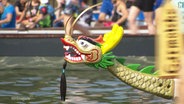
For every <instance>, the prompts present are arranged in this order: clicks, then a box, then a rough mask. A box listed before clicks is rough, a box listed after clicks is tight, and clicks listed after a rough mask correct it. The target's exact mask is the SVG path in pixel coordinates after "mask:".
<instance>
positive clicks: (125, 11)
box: [0, 0, 162, 34]
mask: <svg viewBox="0 0 184 104" xmlns="http://www.w3.org/2000/svg"><path fill="white" fill-rule="evenodd" d="M89 1H90V2H89ZM56 2H57V7H53V5H51V4H50V2H49V0H17V1H15V2H14V3H12V2H10V0H0V16H1V20H0V25H1V28H17V29H21V28H28V29H32V28H38V27H42V28H45V27H64V25H65V24H66V23H67V22H68V26H69V27H71V24H72V23H73V20H74V18H76V17H77V16H78V15H79V14H80V13H81V12H82V11H83V10H85V9H86V8H88V7H89V6H91V5H94V4H97V0H56ZM161 4H162V0H102V5H101V6H97V7H96V8H93V9H91V10H89V11H87V12H86V13H85V14H84V15H82V16H81V17H80V19H79V21H78V22H77V24H76V25H75V28H78V29H81V31H83V32H86V33H87V31H85V29H82V28H81V27H94V26H105V27H111V26H112V25H113V24H119V25H121V26H123V27H127V28H129V29H130V30H132V31H131V32H132V33H131V34H136V31H137V28H138V26H137V21H138V20H144V22H145V23H146V25H147V26H148V31H149V34H155V26H154V11H155V10H156V9H157V8H158V7H159V6H160V5H161ZM140 13H142V14H143V15H142V17H141V19H138V18H140ZM70 17H72V18H71V19H69V18H70ZM67 32H68V34H69V33H70V30H67ZM87 34H88V33H87Z"/></svg>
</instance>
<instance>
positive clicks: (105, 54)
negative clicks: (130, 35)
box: [61, 24, 123, 67]
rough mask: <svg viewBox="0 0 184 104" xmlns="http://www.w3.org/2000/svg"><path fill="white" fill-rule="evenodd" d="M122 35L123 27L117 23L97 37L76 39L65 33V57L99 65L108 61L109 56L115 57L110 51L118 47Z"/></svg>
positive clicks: (78, 61) (76, 61) (74, 61)
mask: <svg viewBox="0 0 184 104" xmlns="http://www.w3.org/2000/svg"><path fill="white" fill-rule="evenodd" d="M122 36H123V28H122V27H121V26H118V25H117V24H115V25H114V26H113V28H112V30H111V31H110V32H108V33H106V34H104V36H102V35H100V36H99V37H98V38H96V39H93V38H90V37H87V36H79V37H78V39H77V40H75V39H74V38H72V36H71V35H65V37H64V38H61V41H62V43H63V45H64V49H65V51H66V52H65V56H64V59H65V60H66V61H67V62H70V63H87V64H94V65H95V66H96V67H98V66H99V63H104V61H105V62H106V63H108V60H109V58H113V57H112V55H111V57H110V56H109V55H110V54H109V51H110V50H112V49H113V48H114V47H116V45H117V44H118V43H119V42H120V40H121V39H122ZM100 66H101V67H102V66H103V65H100Z"/></svg>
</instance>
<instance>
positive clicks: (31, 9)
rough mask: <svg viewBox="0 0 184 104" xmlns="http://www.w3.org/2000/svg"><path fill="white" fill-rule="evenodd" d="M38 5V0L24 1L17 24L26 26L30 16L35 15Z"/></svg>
mask: <svg viewBox="0 0 184 104" xmlns="http://www.w3.org/2000/svg"><path fill="white" fill-rule="evenodd" d="M39 6H40V1H39V0H30V1H28V2H26V6H25V8H24V11H23V12H22V15H21V16H20V18H19V20H17V21H16V22H17V24H19V23H20V24H21V26H20V27H23V28H24V27H27V26H28V25H29V24H30V23H31V22H30V21H29V20H30V18H33V17H34V16H36V15H37V13H38V9H39Z"/></svg>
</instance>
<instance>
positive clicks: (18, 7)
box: [14, 0, 27, 20]
mask: <svg viewBox="0 0 184 104" xmlns="http://www.w3.org/2000/svg"><path fill="white" fill-rule="evenodd" d="M26 1H27V0H17V1H16V2H15V4H14V6H15V11H16V20H19V18H20V16H21V14H22V12H23V11H24V8H25V5H26Z"/></svg>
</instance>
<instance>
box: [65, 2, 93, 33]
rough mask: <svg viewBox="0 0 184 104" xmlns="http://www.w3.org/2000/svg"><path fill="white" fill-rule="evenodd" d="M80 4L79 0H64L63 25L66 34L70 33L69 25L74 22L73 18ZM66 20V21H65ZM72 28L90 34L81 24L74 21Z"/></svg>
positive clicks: (77, 13) (77, 12)
mask: <svg viewBox="0 0 184 104" xmlns="http://www.w3.org/2000/svg"><path fill="white" fill-rule="evenodd" d="M80 6H81V0H66V1H65V9H64V14H63V16H64V17H63V18H64V26H65V28H66V34H68V35H71V34H70V33H71V31H70V30H71V27H72V23H73V22H74V18H76V17H77V16H78V15H79V13H80V11H79V8H80ZM67 21H68V22H67ZM74 28H75V29H76V30H79V31H81V32H82V33H83V34H85V35H88V36H91V33H90V32H89V31H88V30H87V29H86V28H85V27H84V26H82V25H80V24H78V23H76V24H75V26H74Z"/></svg>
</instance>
